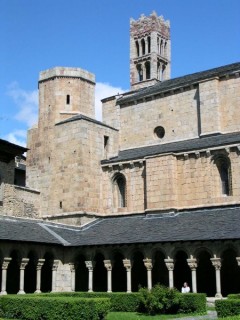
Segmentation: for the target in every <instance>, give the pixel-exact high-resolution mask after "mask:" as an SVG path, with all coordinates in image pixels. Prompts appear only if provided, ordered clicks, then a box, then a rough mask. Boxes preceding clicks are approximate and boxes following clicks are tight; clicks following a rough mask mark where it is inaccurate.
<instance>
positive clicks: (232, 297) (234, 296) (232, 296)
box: [227, 293, 240, 299]
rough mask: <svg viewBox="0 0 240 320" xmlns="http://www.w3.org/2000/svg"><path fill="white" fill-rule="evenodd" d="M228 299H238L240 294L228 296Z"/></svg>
mask: <svg viewBox="0 0 240 320" xmlns="http://www.w3.org/2000/svg"><path fill="white" fill-rule="evenodd" d="M227 297H228V298H229V299H240V293H235V294H233V293H232V294H229V295H228V296H227Z"/></svg>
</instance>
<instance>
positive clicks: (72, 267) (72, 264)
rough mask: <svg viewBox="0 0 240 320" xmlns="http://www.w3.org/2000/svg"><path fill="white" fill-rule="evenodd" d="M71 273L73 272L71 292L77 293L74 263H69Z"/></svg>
mask: <svg viewBox="0 0 240 320" xmlns="http://www.w3.org/2000/svg"><path fill="white" fill-rule="evenodd" d="M69 266H70V271H71V291H73V292H74V291H75V278H76V270H75V264H74V263H73V262H70V263H69Z"/></svg>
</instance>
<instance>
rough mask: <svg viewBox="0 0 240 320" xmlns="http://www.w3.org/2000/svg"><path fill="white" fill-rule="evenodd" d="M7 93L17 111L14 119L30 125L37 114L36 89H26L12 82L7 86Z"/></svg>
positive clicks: (35, 120)
mask: <svg viewBox="0 0 240 320" xmlns="http://www.w3.org/2000/svg"><path fill="white" fill-rule="evenodd" d="M7 94H8V95H9V96H10V97H11V98H12V99H13V100H14V102H15V104H16V106H17V107H18V109H19V111H18V112H17V113H16V115H15V119H16V120H18V121H21V122H23V123H25V124H26V125H27V126H28V127H31V126H32V125H34V124H35V123H36V122H37V116H38V90H33V91H26V90H23V89H21V88H20V87H19V85H18V83H17V82H13V83H12V84H11V85H10V86H9V87H8V92H7Z"/></svg>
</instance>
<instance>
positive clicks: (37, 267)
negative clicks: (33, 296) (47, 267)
mask: <svg viewBox="0 0 240 320" xmlns="http://www.w3.org/2000/svg"><path fill="white" fill-rule="evenodd" d="M44 261H45V259H38V262H37V266H36V270H37V282H36V291H35V293H41V270H42V266H43V264H44Z"/></svg>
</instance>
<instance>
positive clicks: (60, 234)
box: [0, 12, 240, 298]
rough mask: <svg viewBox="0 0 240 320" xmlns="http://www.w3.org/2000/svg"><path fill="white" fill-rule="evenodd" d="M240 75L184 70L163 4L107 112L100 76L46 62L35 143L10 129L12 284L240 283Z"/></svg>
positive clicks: (6, 286) (4, 220)
mask: <svg viewBox="0 0 240 320" xmlns="http://www.w3.org/2000/svg"><path fill="white" fill-rule="evenodd" d="M239 73H240V63H233V64H230V65H224V66H220V67H218V68H214V69H210V70H205V71H201V72H197V73H194V74H188V75H185V76H182V77H178V78H174V79H171V75H170V74H171V36H170V23H169V21H166V20H164V18H163V17H162V16H158V15H157V14H156V13H155V12H153V13H152V14H151V15H150V16H148V17H146V16H144V15H142V16H141V17H140V18H139V19H137V20H134V19H131V21H130V89H129V91H128V92H125V93H123V94H118V95H115V96H111V97H106V98H105V99H103V100H102V109H103V115H102V118H103V120H102V121H98V120H96V119H95V111H94V109H95V108H94V93H95V91H94V89H95V75H94V74H92V73H90V72H88V71H85V70H82V69H80V68H70V67H55V68H52V69H48V70H45V71H42V72H40V75H39V82H38V88H39V117H38V123H37V124H36V125H35V126H33V127H32V128H31V129H29V131H28V143H27V148H22V147H20V146H17V145H14V144H12V143H10V142H7V141H5V140H0V266H1V270H0V286H1V288H0V289H1V294H7V293H19V294H24V293H33V292H36V293H40V292H49V291H51V292H55V291H89V292H92V291H101V292H120V291H122V292H134V291H137V290H138V288H139V286H143V287H147V288H149V289H151V288H152V286H153V285H155V284H157V283H160V284H163V285H166V286H169V287H170V288H172V287H175V288H177V289H179V290H180V288H181V286H182V284H183V282H185V281H187V282H188V283H189V284H190V288H191V292H205V293H206V294H207V296H208V297H218V298H221V297H225V296H226V295H227V294H229V293H237V292H238V293H239V292H240V224H239V221H240V117H239V107H240V77H239ZM25 152H27V157H26V159H25V158H24V156H23V155H24V154H25ZM25 167H26V184H25V183H23V178H22V177H23V174H24V173H25Z"/></svg>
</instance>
